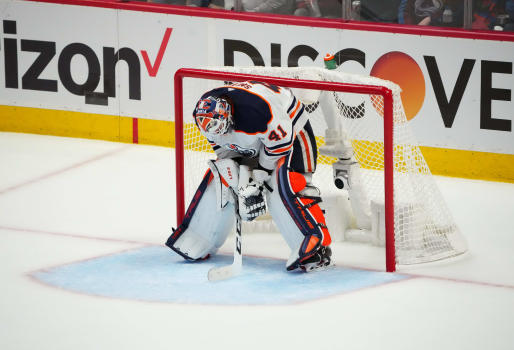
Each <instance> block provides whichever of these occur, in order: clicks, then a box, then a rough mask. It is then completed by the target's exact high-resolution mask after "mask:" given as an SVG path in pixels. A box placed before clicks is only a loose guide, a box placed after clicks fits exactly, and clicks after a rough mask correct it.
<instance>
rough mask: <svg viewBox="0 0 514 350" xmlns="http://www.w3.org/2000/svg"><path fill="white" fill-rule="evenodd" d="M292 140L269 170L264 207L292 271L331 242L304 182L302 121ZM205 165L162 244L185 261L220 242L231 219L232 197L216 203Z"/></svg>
mask: <svg viewBox="0 0 514 350" xmlns="http://www.w3.org/2000/svg"><path fill="white" fill-rule="evenodd" d="M300 134H301V135H299V137H298V138H297V139H296V140H295V142H294V145H293V149H292V152H291V153H290V154H289V155H288V156H285V157H283V158H282V159H281V160H280V161H279V162H278V164H277V168H276V169H275V170H274V171H273V172H272V174H271V177H270V181H269V185H270V187H271V191H267V192H266V201H267V203H268V210H269V212H270V214H271V217H272V218H273V221H274V222H275V224H276V226H277V227H278V229H279V231H280V233H281V234H282V236H283V237H284V239H285V241H286V243H287V244H288V246H289V248H290V249H291V254H290V256H289V259H288V261H287V263H286V268H287V270H294V269H296V268H298V267H300V266H301V264H302V262H303V261H305V260H307V259H309V258H310V257H311V256H313V255H314V254H316V252H317V251H318V250H319V249H320V248H321V247H322V246H325V247H326V246H329V245H330V243H331V238H330V234H329V232H328V229H327V227H326V222H325V217H324V214H323V211H322V210H321V208H320V206H319V204H320V202H321V197H320V196H319V192H318V190H317V188H315V187H313V186H311V185H310V183H309V182H310V177H311V175H312V174H311V173H308V172H306V171H305V170H306V168H308V169H312V170H314V169H315V167H316V161H315V159H316V155H317V151H316V144H315V139H314V135H313V133H312V129H311V128H310V126H307V127H306V128H304V130H302V132H301V133H300ZM212 180H213V175H212V172H211V171H210V170H209V171H207V173H206V174H205V176H204V178H203V180H202V182H201V183H200V185H199V187H198V189H197V191H196V193H195V195H194V197H193V199H192V201H191V203H190V205H189V207H188V210H187V212H186V214H185V217H184V220H183V222H182V223H181V224H180V226H179V227H178V228H177V229H176V230H174V231H173V233H172V234H171V236H170V237H169V238H168V240H167V242H166V245H167V246H168V247H169V248H171V249H172V250H173V251H175V252H177V253H178V254H179V255H181V256H182V257H184V258H185V259H187V260H190V261H198V260H203V259H205V258H207V257H209V255H210V254H214V253H216V251H217V250H218V249H219V247H221V245H222V244H223V243H224V242H225V240H226V238H227V236H228V234H229V233H230V231H231V230H232V228H233V226H234V222H235V218H234V208H233V204H232V202H228V203H227V205H226V206H225V207H223V208H222V209H220V210H214V208H215V207H216V190H215V186H214V183H213V181H212Z"/></svg>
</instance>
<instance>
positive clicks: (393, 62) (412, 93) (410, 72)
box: [370, 51, 425, 120]
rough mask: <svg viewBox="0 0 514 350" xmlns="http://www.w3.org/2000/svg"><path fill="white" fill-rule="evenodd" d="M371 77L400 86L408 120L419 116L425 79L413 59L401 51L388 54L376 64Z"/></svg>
mask: <svg viewBox="0 0 514 350" xmlns="http://www.w3.org/2000/svg"><path fill="white" fill-rule="evenodd" d="M370 75H371V76H374V77H377V78H380V79H385V80H390V81H392V82H393V83H396V84H398V85H399V86H400V88H401V89H402V93H401V98H402V103H403V108H404V109H405V115H406V116H407V120H411V119H412V118H414V117H415V116H416V115H417V114H418V112H419V110H420V109H421V106H423V102H424V100H425V78H424V77H423V73H422V72H421V69H420V68H419V66H418V64H417V63H416V61H414V59H413V58H412V57H410V56H409V55H407V54H405V53H403V52H399V51H393V52H389V53H386V54H385V55H382V56H381V57H380V58H379V59H378V60H377V61H376V62H375V64H374V65H373V68H372V69H371V73H370Z"/></svg>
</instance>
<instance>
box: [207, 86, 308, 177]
mask: <svg viewBox="0 0 514 350" xmlns="http://www.w3.org/2000/svg"><path fill="white" fill-rule="evenodd" d="M208 96H213V97H221V98H224V99H226V100H228V101H229V103H230V104H231V105H232V116H233V121H234V125H233V127H232V129H231V130H230V131H229V132H227V133H226V134H221V135H215V136H212V135H209V136H207V135H205V136H206V137H207V140H208V141H209V143H210V144H211V146H212V147H213V149H214V151H215V152H216V155H217V156H218V157H219V158H234V157H237V156H241V155H242V156H244V157H252V158H253V157H258V160H259V164H260V165H261V166H262V167H264V168H266V169H269V170H272V169H274V168H275V167H276V164H277V161H278V160H279V159H280V158H282V157H283V156H285V155H287V154H289V153H290V152H291V149H292V146H293V142H294V140H295V138H296V135H297V134H298V133H299V132H300V131H301V130H302V129H303V127H304V126H305V124H306V122H307V120H308V119H307V118H308V115H307V114H308V113H304V108H305V107H304V105H303V104H302V103H301V102H300V101H299V100H298V99H297V98H296V97H295V96H294V95H293V93H292V92H291V90H289V89H287V88H282V87H278V86H274V85H269V84H264V83H260V82H254V81H252V82H242V83H233V84H231V85H227V86H223V87H220V88H216V89H214V90H211V91H208V92H206V93H205V94H203V96H202V98H206V97H208Z"/></svg>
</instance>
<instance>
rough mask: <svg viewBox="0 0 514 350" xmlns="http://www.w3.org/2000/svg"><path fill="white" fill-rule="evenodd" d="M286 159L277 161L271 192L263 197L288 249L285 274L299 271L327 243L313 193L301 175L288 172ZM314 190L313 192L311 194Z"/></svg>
mask: <svg viewBox="0 0 514 350" xmlns="http://www.w3.org/2000/svg"><path fill="white" fill-rule="evenodd" d="M288 160H289V159H283V160H281V161H279V163H278V168H277V169H276V170H275V171H274V173H273V174H272V177H271V186H272V188H273V189H274V191H272V192H268V193H267V201H268V207H269V212H270V214H271V216H272V218H273V221H274V222H275V224H276V225H277V227H278V229H279V230H280V232H281V234H282V235H283V237H284V239H285V240H286V242H287V244H288V246H289V248H291V256H290V257H289V260H288V261H287V264H286V268H287V270H294V269H296V268H298V267H301V265H302V263H303V262H304V261H307V260H308V259H309V258H310V257H312V256H313V255H315V254H316V252H317V251H318V250H319V249H320V248H321V247H326V246H328V245H329V244H330V243H331V238H330V234H329V232H328V229H327V226H326V222H325V217H324V215H323V211H322V210H321V208H320V207H319V203H320V202H321V198H320V197H319V195H313V191H316V194H319V193H318V191H317V189H316V188H315V187H312V186H308V184H307V181H306V179H305V176H304V174H301V173H298V172H291V171H289V169H288V167H287V164H288ZM314 189H315V190H314Z"/></svg>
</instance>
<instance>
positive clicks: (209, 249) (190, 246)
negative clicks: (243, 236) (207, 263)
mask: <svg viewBox="0 0 514 350" xmlns="http://www.w3.org/2000/svg"><path fill="white" fill-rule="evenodd" d="M215 208H216V189H215V186H213V183H211V184H209V185H208V186H207V189H206V190H205V193H204V194H203V196H202V198H201V200H200V202H199V203H198V207H197V208H196V210H195V212H194V214H193V216H192V218H191V221H190V222H189V226H188V227H187V229H186V230H185V231H184V232H183V233H182V235H181V236H180V237H179V239H178V240H177V241H176V242H175V243H174V244H173V246H174V247H175V248H177V249H178V250H180V251H181V252H182V253H183V254H185V255H187V256H189V257H190V258H192V259H200V258H203V257H205V256H206V255H207V254H214V253H215V252H216V251H217V250H218V248H219V247H221V246H222V245H223V243H224V242H225V240H226V239H227V236H228V234H229V233H230V231H231V230H232V228H233V227H234V222H235V215H234V205H233V204H232V203H231V202H229V203H228V204H227V205H226V206H225V207H224V208H223V209H220V210H216V209H215Z"/></svg>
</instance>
